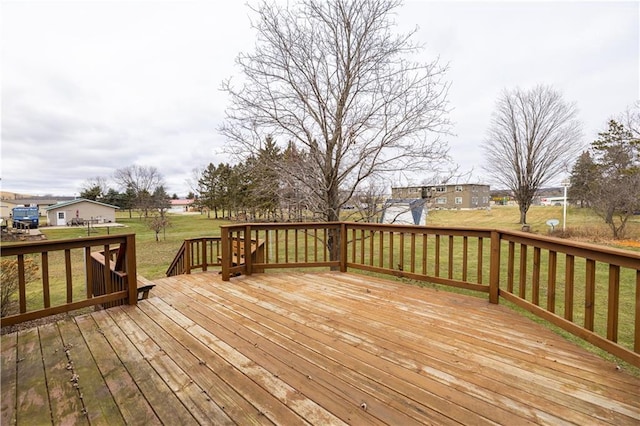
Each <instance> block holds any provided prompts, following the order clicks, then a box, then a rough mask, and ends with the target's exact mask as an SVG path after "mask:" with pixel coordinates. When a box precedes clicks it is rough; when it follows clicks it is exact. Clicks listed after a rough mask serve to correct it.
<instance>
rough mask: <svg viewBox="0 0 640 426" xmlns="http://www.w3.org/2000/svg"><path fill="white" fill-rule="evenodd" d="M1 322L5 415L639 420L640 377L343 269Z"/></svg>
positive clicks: (484, 306) (21, 418)
mask: <svg viewBox="0 0 640 426" xmlns="http://www.w3.org/2000/svg"><path fill="white" fill-rule="evenodd" d="M156 284H157V285H156V287H155V288H154V289H153V290H152V292H151V297H150V298H149V299H148V300H145V301H142V302H140V303H139V305H138V306H137V307H131V306H123V307H118V308H112V309H108V310H103V311H99V312H95V313H92V314H88V315H83V316H78V317H75V319H68V320H64V321H60V322H58V323H52V324H48V325H44V326H40V327H38V328H32V329H28V330H25V331H21V332H19V333H12V334H6V335H3V336H2V390H1V392H2V418H1V423H2V425H10V424H14V423H16V422H17V424H24V425H27V424H28V425H34V424H35V425H39V424H48V423H56V424H74V423H77V424H85V423H90V424H92V425H94V424H108V425H115V424H140V425H147V424H168V425H183V424H184V425H186V424H216V425H217V424H241V425H245V424H252V423H259V424H283V425H295V424H308V423H311V424H322V425H325V424H341V423H349V424H360V425H363V424H366V425H370V424H393V425H409V424H438V425H441V424H473V425H481V424H494V423H498V424H508V425H525V424H553V425H557V424H579V425H587V424H589V425H591V424H613V425H625V424H636V425H637V424H639V423H640V379H639V378H636V377H632V376H630V375H628V374H627V373H625V372H624V371H618V370H617V369H616V366H615V365H613V364H611V363H608V362H605V361H603V360H602V359H600V358H598V357H597V356H595V355H593V354H591V353H589V352H586V351H585V350H583V349H581V348H579V347H577V346H575V345H574V344H571V343H569V342H567V341H565V340H563V339H562V338H560V337H558V336H557V335H555V334H553V333H552V332H550V331H549V330H547V329H545V328H543V327H542V326H539V325H537V324H535V323H533V322H532V321H530V320H528V319H526V318H524V317H522V316H520V315H519V314H517V313H514V312H512V311H511V310H509V309H508V308H506V307H504V306H498V305H490V304H489V303H488V302H487V301H486V300H484V299H479V298H472V297H466V296H460V295H456V294H451V293H446V292H442V291H435V290H432V289H424V288H419V287H415V286H411V285H407V284H401V283H397V282H393V281H387V280H381V279H373V278H367V277H364V276H362V275H355V274H342V273H332V272H326V273H313V274H284V273H278V274H258V275H253V276H250V277H237V278H233V279H232V280H231V281H230V282H222V281H221V280H220V278H219V275H218V274H216V273H201V274H194V275H182V276H177V277H172V278H166V279H161V280H157V281H156Z"/></svg>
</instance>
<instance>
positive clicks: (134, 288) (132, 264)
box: [125, 234, 138, 305]
mask: <svg viewBox="0 0 640 426" xmlns="http://www.w3.org/2000/svg"><path fill="white" fill-rule="evenodd" d="M125 244H126V245H127V248H126V259H127V260H126V262H127V281H128V286H127V287H128V289H129V301H128V304H129V305H136V304H137V303H138V270H137V267H136V262H137V261H136V235H135V234H129V235H127V237H126V242H125Z"/></svg>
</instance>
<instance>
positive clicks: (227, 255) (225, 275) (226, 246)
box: [220, 226, 231, 281]
mask: <svg viewBox="0 0 640 426" xmlns="http://www.w3.org/2000/svg"><path fill="white" fill-rule="evenodd" d="M220 237H221V238H222V281H229V279H230V274H229V264H230V263H231V245H230V243H229V228H226V227H223V226H221V227H220Z"/></svg>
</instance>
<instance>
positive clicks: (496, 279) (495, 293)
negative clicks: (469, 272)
mask: <svg viewBox="0 0 640 426" xmlns="http://www.w3.org/2000/svg"><path fill="white" fill-rule="evenodd" d="M499 299H500V232H499V231H496V230H492V231H491V259H490V261H489V303H495V304H497V303H499Z"/></svg>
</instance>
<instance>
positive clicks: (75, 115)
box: [0, 0, 640, 197]
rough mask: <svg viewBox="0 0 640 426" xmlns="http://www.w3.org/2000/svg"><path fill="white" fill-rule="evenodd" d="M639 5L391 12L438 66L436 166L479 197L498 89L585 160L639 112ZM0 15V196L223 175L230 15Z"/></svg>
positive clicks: (15, 11)
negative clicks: (139, 168)
mask: <svg viewBox="0 0 640 426" xmlns="http://www.w3.org/2000/svg"><path fill="white" fill-rule="evenodd" d="M639 5H640V2H638V1H627V2H610V1H607V2H567V1H561V2H516V1H502V2H450V1H448V2H435V1H406V2H405V4H404V6H403V7H402V8H401V9H399V10H398V16H397V21H398V23H399V25H400V28H399V31H402V32H406V30H408V29H410V28H412V27H414V26H418V27H419V31H418V33H417V35H416V38H415V39H414V40H415V41H417V42H422V43H425V45H426V47H425V50H424V52H423V55H424V61H425V62H426V61H431V60H432V59H433V58H435V57H436V56H439V57H440V61H441V63H443V64H444V63H449V66H450V68H449V72H448V80H450V81H451V90H450V93H449V101H450V104H451V107H452V108H453V111H452V113H451V116H450V118H451V120H452V121H453V122H454V123H455V125H454V128H453V132H454V133H455V135H454V136H451V137H450V138H449V146H450V150H451V151H450V153H451V156H452V157H453V159H454V161H455V162H457V163H459V164H460V166H461V169H462V170H463V171H471V170H473V177H472V180H473V181H480V182H482V181H484V180H485V179H484V176H483V171H482V168H481V167H482V164H483V159H482V154H481V150H480V148H479V145H480V143H481V141H482V140H483V139H484V137H485V135H486V131H487V128H488V126H489V122H490V118H491V113H492V111H493V109H494V105H495V102H496V99H497V97H498V96H499V94H500V92H501V91H502V90H503V89H505V88H507V89H513V88H516V87H520V88H523V89H527V88H531V87H532V86H534V85H537V84H547V85H551V86H553V87H554V88H555V89H557V90H559V91H560V92H561V93H562V94H563V96H564V99H565V100H566V101H569V102H575V103H576V105H577V107H578V110H579V118H580V120H581V121H582V123H583V125H584V140H583V141H581V142H582V143H583V144H585V146H586V145H587V144H588V143H589V142H591V141H592V140H594V139H595V138H596V137H597V133H598V132H599V131H602V130H604V129H605V128H606V122H607V120H608V119H609V118H611V117H612V116H613V115H616V114H619V113H621V112H623V111H624V109H625V108H626V107H627V106H628V105H630V104H632V103H633V102H635V101H636V100H638V99H640V93H639V92H640V88H639V79H640V77H639V76H640V66H639V58H640V46H639V44H640V31H639V27H640V8H639ZM0 14H1V26H2V30H1V34H2V39H1V45H2V63H1V78H2V152H1V154H2V160H1V161H2V168H1V170H0V174H1V178H2V180H1V185H2V190H4V191H12V192H19V193H27V194H32V195H46V194H53V195H78V194H79V193H80V191H81V188H82V185H83V183H85V182H86V180H87V179H89V178H93V177H96V176H102V177H105V178H110V177H111V176H112V175H113V172H114V171H115V170H116V169H118V168H122V167H126V166H129V165H132V164H138V165H143V166H154V167H156V168H157V169H158V170H159V171H160V173H161V174H162V175H163V176H164V177H165V180H166V183H167V191H168V192H169V193H170V194H173V193H177V194H178V195H179V196H181V197H182V196H186V195H187V193H188V192H189V189H190V188H189V185H188V184H187V180H188V179H189V178H190V177H191V175H192V172H191V171H192V170H193V169H194V168H196V167H202V166H205V165H206V164H208V163H210V162H213V163H214V164H217V163H219V162H230V161H232V159H230V158H228V157H227V156H225V155H224V154H223V153H222V149H223V148H224V144H225V140H224V139H223V137H222V136H221V135H219V134H218V132H217V128H218V127H219V126H220V124H221V120H222V118H223V117H224V109H225V105H226V98H225V96H224V94H223V93H222V92H220V91H219V87H220V83H221V81H222V80H223V79H225V78H227V77H229V76H232V75H233V74H234V73H236V72H237V68H235V66H234V59H235V57H236V56H237V54H238V53H239V52H241V51H250V50H252V47H253V42H254V41H253V38H252V31H251V30H250V26H249V9H248V8H247V7H246V6H245V4H244V2H242V1H224V2H222V1H220V2H218V1H162V2H157V1H124V0H122V1H100V2H96V1H66V2H61V1H40V2H35V1H27V0H20V1H5V0H3V1H2V4H1V11H0ZM562 177H564V176H562ZM562 177H559V178H558V181H560V180H561V179H562Z"/></svg>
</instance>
